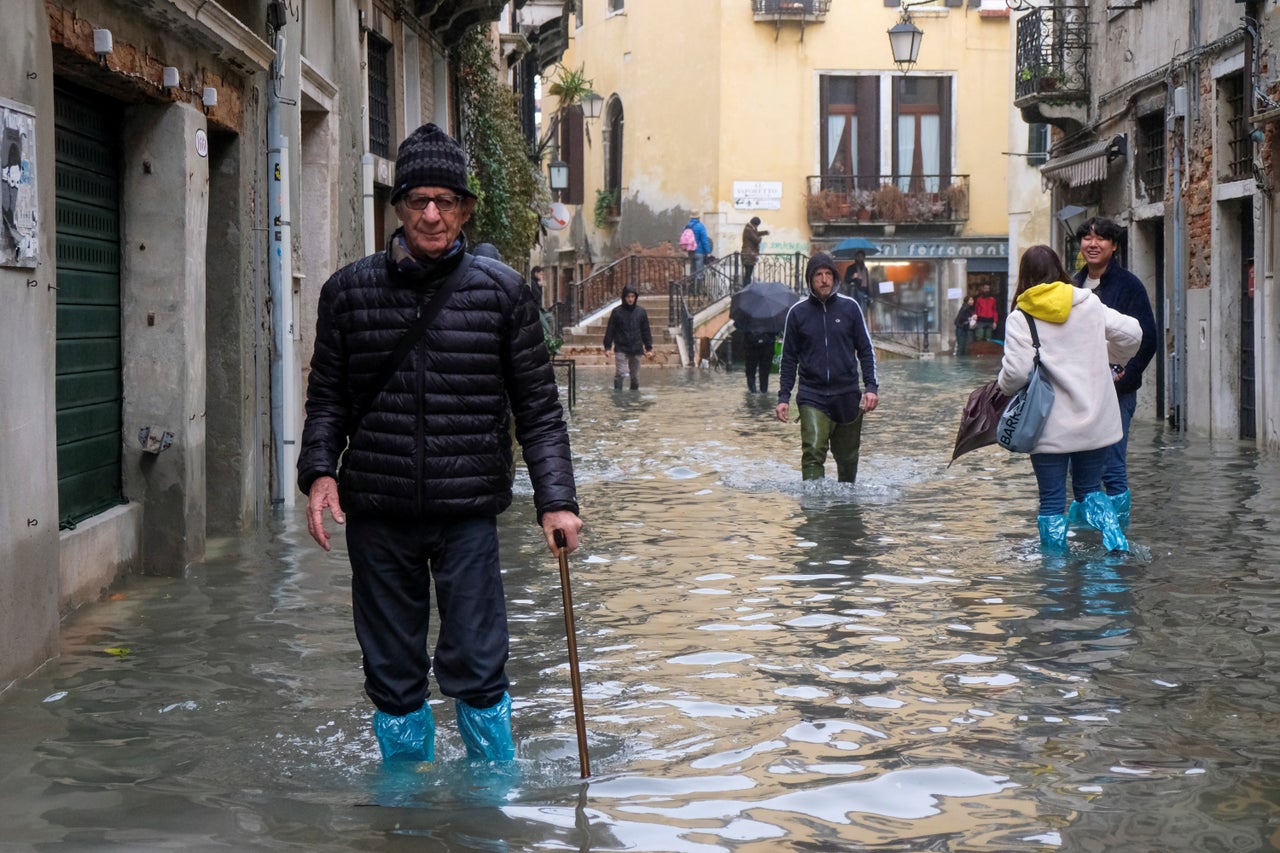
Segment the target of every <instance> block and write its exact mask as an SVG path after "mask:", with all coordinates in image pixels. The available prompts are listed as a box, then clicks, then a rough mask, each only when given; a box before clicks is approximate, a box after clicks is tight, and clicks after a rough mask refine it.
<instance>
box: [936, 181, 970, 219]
mask: <svg viewBox="0 0 1280 853" xmlns="http://www.w3.org/2000/svg"><path fill="white" fill-rule="evenodd" d="M942 201H943V203H945V204H946V206H947V211H946V215H947V218H948V219H964V218H967V217H968V213H969V188H968V187H966V186H965V185H964V184H962V183H960V182H959V181H957V182H956V183H953V184H948V185H947V186H945V187H943V188H942Z"/></svg>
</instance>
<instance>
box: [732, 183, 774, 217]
mask: <svg viewBox="0 0 1280 853" xmlns="http://www.w3.org/2000/svg"><path fill="white" fill-rule="evenodd" d="M733 206H734V207H736V208H737V209H738V210H777V209H778V208H779V207H781V206H782V181H734V182H733Z"/></svg>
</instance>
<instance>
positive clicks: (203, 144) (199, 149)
mask: <svg viewBox="0 0 1280 853" xmlns="http://www.w3.org/2000/svg"><path fill="white" fill-rule="evenodd" d="M196 153H197V154H199V155H200V156H201V157H208V156H209V135H208V134H207V133H205V132H204V130H203V129H200V130H197V131H196Z"/></svg>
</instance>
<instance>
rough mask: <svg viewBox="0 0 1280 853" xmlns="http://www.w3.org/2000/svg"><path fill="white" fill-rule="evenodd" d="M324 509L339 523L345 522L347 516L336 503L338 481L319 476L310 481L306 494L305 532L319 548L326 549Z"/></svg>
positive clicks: (326, 534) (327, 544) (327, 537)
mask: <svg viewBox="0 0 1280 853" xmlns="http://www.w3.org/2000/svg"><path fill="white" fill-rule="evenodd" d="M326 509H327V510H329V514H330V515H332V516H333V520H334V521H336V522H338V523H339V524H346V523H347V517H346V515H345V514H343V512H342V506H341V505H340V504H339V503H338V481H337V480H335V479H333V478H332V477H321V478H320V479H318V480H316V481H315V482H314V483H312V484H311V491H310V492H309V493H308V496H307V532H308V533H310V534H311V538H312V539H314V540H316V543H317V544H319V546H320V547H321V548H323V549H325V550H326V551H328V550H329V534H328V533H327V532H325V529H324V511H325V510H326Z"/></svg>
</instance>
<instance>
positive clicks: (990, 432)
mask: <svg viewBox="0 0 1280 853" xmlns="http://www.w3.org/2000/svg"><path fill="white" fill-rule="evenodd" d="M1008 404H1009V398H1008V396H1006V395H1005V394H1002V393H1001V392H1000V387H999V386H998V385H996V380H994V379H992V380H991V381H990V382H988V383H987V384H986V385H983V386H982V387H980V388H975V389H974V390H973V393H972V394H970V395H969V401H968V402H967V403H965V404H964V412H963V413H961V415H960V429H959V430H958V431H957V432H956V446H955V449H954V450H953V451H951V462H955V461H956V460H957V459H959V458H960V456H961V455H963V454H965V453H968V452H969V451H970V450H977V449H978V448H979V447H986V446H987V445H988V444H995V443H996V426H997V425H998V424H999V423H1000V415H1001V413H1003V412H1004V407H1005V406H1007V405H1008ZM951 462H948V463H947V466H948V467H950V465H951Z"/></svg>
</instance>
